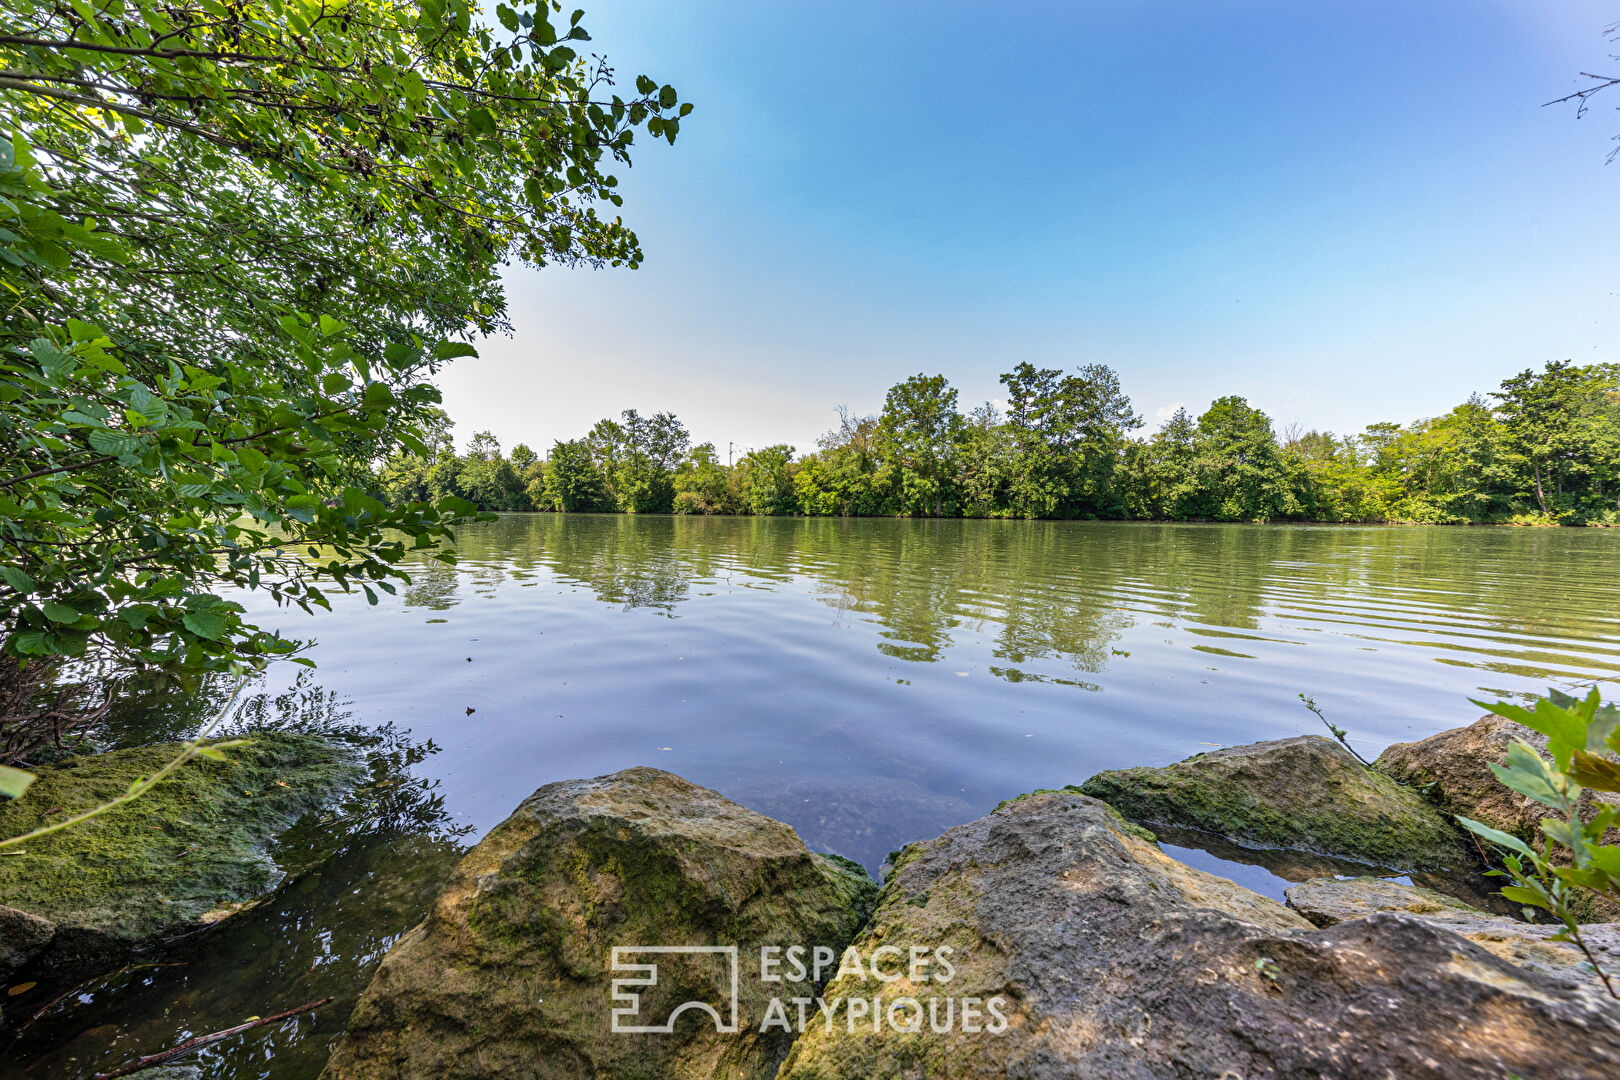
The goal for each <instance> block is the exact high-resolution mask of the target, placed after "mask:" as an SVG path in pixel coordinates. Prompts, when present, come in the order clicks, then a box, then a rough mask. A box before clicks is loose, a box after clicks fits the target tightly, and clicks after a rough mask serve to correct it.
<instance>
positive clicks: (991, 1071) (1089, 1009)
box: [781, 792, 1620, 1080]
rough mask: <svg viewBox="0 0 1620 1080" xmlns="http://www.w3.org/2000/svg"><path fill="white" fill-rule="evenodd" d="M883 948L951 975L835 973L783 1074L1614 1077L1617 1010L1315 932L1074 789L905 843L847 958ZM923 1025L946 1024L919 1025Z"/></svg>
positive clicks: (1381, 925)
mask: <svg viewBox="0 0 1620 1080" xmlns="http://www.w3.org/2000/svg"><path fill="white" fill-rule="evenodd" d="M883 945H889V946H894V947H895V948H896V949H897V950H899V951H900V953H901V954H902V955H910V953H909V950H910V949H912V948H918V949H925V950H933V951H934V952H933V954H934V955H937V952H938V950H939V949H940V947H941V946H944V945H949V946H951V947H952V948H953V949H954V953H953V954H952V955H951V957H950V962H951V966H952V967H953V968H954V971H953V972H951V977H950V978H949V979H948V980H946V979H945V978H944V975H945V974H946V972H945V971H944V969H943V968H942V967H936V968H927V967H925V968H923V969H922V970H921V971H920V972H915V973H914V972H912V971H910V970H904V971H900V972H894V971H889V972H888V974H890V975H893V974H899V975H900V976H901V977H900V978H899V979H898V980H896V981H894V982H879V981H875V980H872V979H870V978H860V977H858V976H857V975H856V973H855V972H854V971H853V970H852V971H850V972H847V973H844V974H841V975H840V977H839V978H837V979H836V980H835V981H834V982H833V983H832V984H831V985H830V986H828V988H827V989H826V991H825V992H824V997H825V999H826V1000H827V1002H828V1003H829V1007H830V1009H831V1010H832V1013H833V1019H832V1021H831V1022H826V1021H824V1020H823V1019H821V1018H820V1015H819V1014H816V1013H812V1016H811V1022H810V1024H809V1025H808V1027H807V1030H806V1032H805V1034H804V1035H803V1036H802V1037H801V1038H800V1040H799V1042H798V1043H797V1044H796V1045H795V1046H794V1049H793V1052H792V1054H791V1055H790V1056H789V1058H788V1060H787V1062H786V1063H785V1064H784V1066H783V1071H782V1073H781V1077H782V1078H783V1080H855V1078H864V1077H894V1078H910V1077H918V1078H922V1077H926V1078H928V1080H955V1078H962V1080H968V1078H972V1080H984V1078H995V1077H1005V1078H1018V1080H1035V1078H1046V1077H1073V1078H1085V1080H1111V1078H1121V1080H1124V1078H1130V1080H1150V1078H1157V1077H1187V1078H1191V1077H1211V1078H1215V1077H1223V1076H1225V1077H1272V1078H1287V1080H1306V1078H1312V1080H1315V1078H1320V1077H1333V1078H1345V1080H1357V1078H1367V1080H1374V1078H1377V1080H1387V1078H1389V1077H1401V1078H1402V1080H1422V1078H1448V1080H1449V1078H1468V1080H1504V1078H1505V1077H1507V1076H1509V1075H1513V1074H1517V1075H1519V1076H1524V1077H1536V1078H1538V1080H1552V1078H1571V1080H1573V1078H1576V1077H1582V1078H1589V1080H1597V1078H1599V1077H1608V1076H1614V1075H1617V1070H1620V1007H1617V1006H1616V1005H1615V1004H1614V1003H1613V1002H1612V1001H1609V1000H1608V999H1604V998H1599V997H1598V996H1597V995H1595V994H1592V993H1590V992H1588V991H1587V990H1585V989H1584V988H1582V987H1577V986H1572V985H1570V984H1568V983H1566V982H1563V981H1560V980H1557V979H1552V978H1548V977H1545V976H1542V975H1539V974H1537V973H1535V972H1531V971H1526V970H1523V969H1520V968H1517V967H1515V966H1513V965H1511V964H1508V963H1505V962H1504V961H1502V960H1500V959H1498V958H1497V957H1495V956H1493V955H1491V954H1490V953H1489V952H1487V951H1485V950H1483V949H1481V948H1479V947H1478V946H1476V945H1473V944H1472V943H1470V942H1468V941H1466V940H1464V939H1463V938H1461V937H1459V936H1457V935H1456V934H1453V933H1450V932H1449V931H1446V930H1443V929H1441V928H1439V927H1436V926H1433V925H1430V924H1429V923H1426V922H1424V921H1422V920H1420V919H1416V918H1411V917H1407V916H1403V915H1393V914H1378V915H1374V916H1372V917H1370V918H1366V919H1358V920H1355V921H1351V922H1346V923H1341V924H1339V925H1337V926H1332V927H1329V928H1327V929H1315V928H1313V927H1311V926H1310V924H1309V923H1307V922H1306V921H1305V920H1304V919H1302V918H1301V917H1300V916H1298V915H1297V914H1295V913H1294V912H1291V911H1288V910H1287V909H1285V908H1283V907H1282V906H1281V905H1279V904H1277V903H1275V902H1273V901H1270V900H1267V899H1265V898H1263V897H1260V896H1258V895H1256V894H1254V893H1250V892H1248V891H1247V890H1244V889H1242V888H1240V887H1238V886H1236V885H1234V884H1232V883H1231V882H1228V881H1224V880H1222V879H1220V878H1215V877H1212V876H1211V875H1208V874H1202V873H1199V872H1197V871H1194V870H1192V869H1190V868H1188V867H1185V866H1181V865H1179V864H1176V863H1174V862H1173V861H1171V860H1170V859H1169V858H1168V857H1167V856H1165V855H1164V854H1163V853H1162V852H1160V851H1158V850H1157V848H1156V847H1155V846H1154V845H1153V844H1151V843H1149V842H1147V841H1146V840H1143V839H1142V838H1141V837H1139V836H1138V835H1136V834H1134V833H1133V832H1131V831H1130V830H1129V829H1127V828H1125V827H1124V825H1123V823H1122V822H1120V821H1119V820H1118V818H1117V817H1116V816H1115V815H1114V814H1113V813H1112V812H1111V811H1110V810H1109V808H1108V807H1107V806H1105V805H1104V804H1102V803H1100V802H1098V801H1096V800H1093V799H1089V798H1086V797H1084V796H1081V795H1077V794H1074V793H1069V792H1050V793H1045V794H1040V795H1036V796H1033V797H1030V798H1026V799H1022V800H1018V801H1016V802H1013V803H1009V804H1007V805H1005V806H1003V807H1002V808H1001V809H998V810H997V811H996V812H995V813H993V814H991V815H990V816H988V817H986V818H982V819H980V820H978V821H974V822H970V823H968V824H966V825H961V826H958V827H957V828H954V829H951V830H950V831H948V832H946V833H945V834H944V835H943V836H941V837H939V838H938V839H937V840H933V841H931V842H928V843H924V844H916V845H912V846H911V847H910V848H908V849H907V850H906V851H905V852H904V853H903V854H902V855H901V856H900V857H899V859H898V860H897V868H896V870H895V872H894V873H893V874H892V875H891V876H890V877H889V878H888V879H887V880H886V882H885V884H884V888H883V892H882V894H881V896H880V897H879V901H878V909H877V912H876V914H875V915H874V917H873V920H872V923H871V924H870V925H869V926H868V927H867V929H866V930H865V931H864V932H863V933H862V935H861V937H860V938H859V939H858V940H857V942H856V944H855V949H856V950H857V951H858V952H859V953H861V954H863V955H865V956H871V955H872V954H873V952H874V951H875V950H876V949H878V948H879V947H880V946H883ZM874 998H879V999H881V1000H880V1002H879V1006H878V1008H879V1010H880V1011H881V1014H882V1020H881V1021H880V1022H879V1023H878V1024H877V1025H876V1030H874V1025H873V1023H872V1020H871V1012H872V1011H873V1009H872V1005H871V1000H872V999H874ZM900 998H906V999H916V1000H917V1002H918V1004H919V1006H920V1014H921V1016H922V1019H923V1029H922V1030H921V1031H917V1032H909V1031H903V1030H897V1028H904V1027H909V1026H910V1021H911V1019H912V1017H913V1016H914V1015H917V1013H914V1012H913V1009H912V1006H911V1004H910V1003H909V1000H908V1001H907V1002H900V1003H897V999H900ZM857 999H864V1000H866V1002H867V1004H866V1005H865V1006H864V1007H862V1006H854V1005H852V1002H854V1001H855V1000H857ZM947 1001H949V1002H951V1003H952V1005H951V1007H950V1009H949V1012H950V1014H951V1017H952V1018H953V1019H952V1023H950V1024H947V1023H946V1020H947V1006H946V1004H945V1002H947ZM891 1009H893V1014H892V1016H891ZM970 1014H971V1016H972V1018H973V1019H972V1021H971V1023H966V1022H965V1021H966V1019H967V1017H968V1016H969V1015H970ZM936 1019H937V1020H938V1021H939V1025H938V1026H939V1027H940V1028H941V1029H947V1030H943V1031H941V1032H938V1033H936V1032H935V1031H934V1030H931V1028H932V1027H933V1026H934V1022H935V1020H936ZM970 1027H976V1028H977V1029H978V1030H968V1028H970Z"/></svg>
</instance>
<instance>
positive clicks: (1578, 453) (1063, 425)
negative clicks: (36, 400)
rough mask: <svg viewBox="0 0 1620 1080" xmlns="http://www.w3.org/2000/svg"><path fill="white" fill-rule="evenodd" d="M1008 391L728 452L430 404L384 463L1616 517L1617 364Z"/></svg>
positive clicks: (1338, 515) (571, 494)
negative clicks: (1328, 390)
mask: <svg viewBox="0 0 1620 1080" xmlns="http://www.w3.org/2000/svg"><path fill="white" fill-rule="evenodd" d="M1001 383H1002V385H1003V386H1004V387H1005V388H1006V406H1005V409H1004V410H1003V409H999V408H996V407H995V406H993V405H991V404H989V403H986V404H983V405H980V406H978V407H977V408H974V409H971V410H969V411H967V412H963V411H962V410H961V409H960V408H959V407H958V403H957V391H956V389H955V388H954V387H952V386H951V385H950V384H949V382H947V381H946V379H945V377H944V376H943V375H932V376H929V375H921V374H919V375H915V376H913V377H911V378H909V379H906V380H905V381H904V382H901V383H899V384H897V385H895V386H894V387H892V388H891V389H890V390H889V392H888V395H887V397H886V399H885V401H884V405H883V410H882V411H881V412H880V413H878V414H876V415H872V416H856V415H852V414H851V413H850V412H849V411H848V410H846V409H842V408H841V409H839V411H838V416H839V420H838V424H837V426H835V427H834V428H833V429H832V430H830V431H828V432H827V433H826V434H825V435H823V436H822V437H821V438H820V439H818V440H817V445H816V448H815V449H814V450H813V451H811V452H809V453H807V454H803V455H799V454H798V452H797V450H796V448H795V447H792V446H789V445H787V444H785V443H782V444H777V445H773V446H767V447H764V448H763V449H758V450H750V451H749V452H748V453H746V454H744V455H743V456H742V457H741V458H740V459H739V460H738V461H737V462H736V463H735V464H728V463H725V462H722V461H721V460H720V457H719V454H718V452H717V451H716V449H715V447H714V445H713V444H712V443H701V444H699V445H697V446H692V445H691V443H690V437H689V435H688V433H687V430H686V428H685V427H684V426H683V425H682V424H681V422H680V421H679V420H678V419H676V417H675V416H673V415H672V414H670V413H657V414H655V415H653V416H650V417H648V416H642V415H641V414H639V413H638V412H636V411H635V410H627V411H626V412H624V413H623V414H622V415H621V416H620V418H619V419H617V420H611V419H609V420H602V421H600V422H598V423H597V424H596V426H595V427H593V428H592V429H591V430H590V431H589V432H588V433H586V434H585V435H584V436H583V437H580V438H576V439H567V440H557V441H556V442H554V443H553V445H552V447H551V451H550V453H549V454H547V455H546V456H545V457H544V458H543V459H542V458H541V456H540V455H539V454H538V453H536V452H535V451H534V450H532V449H531V448H530V447H528V446H527V445H524V444H519V445H518V446H516V447H514V448H513V450H512V453H511V454H510V455H509V456H508V455H503V454H502V453H501V448H500V444H499V443H498V442H497V441H496V439H495V437H494V436H493V435H491V434H490V433H489V432H480V433H479V434H478V435H476V436H475V437H474V438H473V440H472V443H471V445H470V447H469V449H468V452H467V453H466V454H463V455H459V456H458V455H456V454H455V453H454V451H453V449H452V444H451V440H450V436H449V426H450V425H449V419H448V418H447V417H444V416H443V415H442V414H441V415H440V416H439V418H438V427H437V434H436V436H435V440H434V442H433V445H432V447H431V448H430V451H429V452H428V453H426V454H410V453H402V454H398V455H396V456H394V457H393V458H391V459H389V460H388V461H387V462H386V463H385V464H384V465H383V467H382V468H381V469H380V470H379V472H378V477H377V480H378V485H379V487H380V489H381V493H382V496H383V497H384V498H385V499H387V500H389V501H391V502H393V503H396V504H398V503H404V502H430V501H434V500H437V499H442V498H444V497H447V496H455V497H458V498H463V499H467V500H469V501H471V502H474V503H476V504H478V505H479V506H480V507H481V508H483V509H487V510H554V511H597V512H615V511H617V512H624V513H677V514H761V515H780V514H802V515H843V516H876V515H899V516H923V517H928V516H932V517H988V518H1088V519H1107V518H1114V519H1124V518H1133V519H1156V520H1207V521H1321V522H1329V521H1362V522H1427V523H1444V524H1463V523H1476V522H1478V523H1519V524H1591V525H1615V524H1620V365H1617V364H1594V365H1584V366H1583V365H1576V364H1573V363H1569V362H1564V361H1558V362H1552V363H1548V364H1547V365H1545V367H1544V368H1542V370H1540V371H1535V370H1526V371H1523V372H1521V373H1520V374H1518V375H1515V376H1513V377H1512V378H1509V379H1507V380H1505V381H1504V382H1503V383H1502V384H1501V386H1500V387H1499V388H1498V389H1497V390H1495V391H1493V392H1492V393H1490V394H1489V395H1479V394H1475V395H1473V396H1472V397H1470V398H1469V399H1468V400H1467V401H1465V402H1463V403H1462V404H1460V405H1458V406H1457V407H1456V408H1454V409H1452V410H1451V411H1450V412H1448V413H1446V414H1445V415H1444V416H1439V417H1433V418H1429V419H1423V420H1418V421H1415V422H1413V423H1410V424H1406V425H1401V424H1396V423H1378V424H1373V425H1372V426H1370V427H1368V428H1367V429H1366V430H1365V431H1364V432H1362V433H1360V434H1357V435H1344V436H1341V435H1336V434H1334V433H1332V432H1328V431H1315V430H1311V431H1301V430H1298V429H1289V430H1286V431H1282V432H1279V431H1277V430H1276V428H1275V426H1274V425H1273V423H1272V420H1271V418H1270V417H1268V416H1267V415H1266V414H1265V413H1264V412H1262V411H1261V410H1259V409H1257V408H1255V407H1254V406H1253V405H1251V404H1250V403H1249V402H1248V401H1246V400H1245V399H1243V398H1241V397H1235V396H1232V397H1223V398H1220V399H1219V400H1217V401H1215V402H1214V403H1213V404H1211V405H1210V406H1209V408H1208V409H1206V410H1205V411H1204V412H1203V413H1202V414H1201V415H1199V416H1197V417H1194V416H1192V415H1191V414H1189V413H1188V412H1187V411H1186V410H1184V409H1182V410H1178V411H1177V412H1176V414H1175V415H1174V416H1172V417H1171V418H1170V419H1169V421H1168V422H1167V423H1165V424H1164V425H1163V427H1161V428H1160V429H1159V430H1158V431H1157V432H1155V433H1154V434H1153V435H1152V436H1151V437H1148V438H1140V437H1137V436H1136V435H1135V434H1133V433H1134V432H1136V431H1137V430H1138V429H1139V428H1140V427H1141V426H1142V419H1141V417H1140V416H1138V415H1137V414H1136V412H1135V411H1134V409H1133V407H1132V405H1131V401H1130V399H1129V397H1127V396H1126V394H1125V393H1124V391H1123V390H1122V389H1121V387H1120V381H1119V376H1118V374H1117V373H1116V372H1114V371H1113V370H1112V369H1111V368H1109V367H1107V366H1105V365H1102V364H1089V365H1085V366H1082V367H1080V368H1078V369H1077V370H1075V371H1074V372H1072V373H1065V372H1063V371H1059V370H1054V369H1046V368H1036V367H1034V366H1032V365H1030V364H1028V363H1024V364H1020V365H1018V366H1017V367H1016V368H1014V369H1013V370H1012V371H1009V372H1007V373H1006V374H1004V375H1002V376H1001Z"/></svg>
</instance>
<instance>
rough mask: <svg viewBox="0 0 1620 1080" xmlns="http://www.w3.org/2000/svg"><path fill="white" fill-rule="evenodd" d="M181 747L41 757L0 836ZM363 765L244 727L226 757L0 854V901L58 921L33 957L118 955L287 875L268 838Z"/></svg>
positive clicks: (338, 750) (62, 959) (79, 806)
mask: <svg viewBox="0 0 1620 1080" xmlns="http://www.w3.org/2000/svg"><path fill="white" fill-rule="evenodd" d="M180 749H181V744H179V743H165V744H159V745H156V746H147V747H141V748H139V749H133V750H114V751H111V752H108V753H105V754H91V755H85V756H81V757H72V758H67V759H64V760H62V761H60V762H57V763H55V764H51V765H44V766H40V767H39V768H38V769H36V770H35V771H36V773H37V775H38V777H39V779H38V780H36V781H35V782H34V785H33V786H32V787H30V788H29V789H28V792H27V794H26V795H24V796H23V797H22V798H21V799H17V800H15V801H7V802H0V837H10V836H19V835H21V834H23V833H26V832H31V831H33V830H34V829H36V828H38V827H39V826H41V825H46V824H50V823H52V822H57V821H61V820H63V819H64V818H66V817H69V816H71V815H73V814H76V813H79V812H81V811H84V810H89V809H92V808H93V807H96V806H98V805H101V804H103V803H106V802H107V801H109V800H111V799H113V798H116V797H117V796H119V795H122V794H124V793H125V792H126V791H128V789H129V785H130V782H131V781H133V780H134V779H135V778H136V777H138V776H143V775H148V774H150V773H152V772H155V771H156V770H157V769H159V768H161V767H162V766H163V765H165V764H166V763H168V762H170V761H172V760H174V757H175V755H176V754H177V753H179V751H180ZM359 773H360V768H359V764H358V762H357V761H356V759H355V756H354V755H353V754H352V753H351V752H350V751H349V750H348V749H347V748H345V747H343V746H340V745H338V744H336V743H333V742H330V741H328V740H326V739H322V738H319V737H317V736H313V735H293V734H281V733H267V734H257V735H253V736H252V737H251V738H250V741H249V742H247V743H246V744H245V745H243V746H239V747H234V748H232V749H230V750H228V751H226V752H225V760H223V761H213V760H209V759H206V758H198V759H196V760H194V761H190V762H187V763H186V764H185V766H183V767H182V768H180V769H178V770H176V771H175V772H174V773H173V774H171V775H170V776H169V777H168V778H166V779H165V780H163V781H162V782H161V783H159V784H158V785H156V786H155V787H153V788H152V789H151V790H150V791H148V792H146V793H145V794H144V795H142V796H141V797H140V798H138V799H135V800H134V801H132V802H129V803H125V804H123V805H121V806H118V807H116V808H115V809H113V810H110V811H108V812H106V813H104V814H102V815H100V816H98V817H93V818H90V819H88V820H86V821H82V822H79V823H78V824H76V825H73V826H71V827H70V828H67V829H63V830H61V831H59V832H55V833H51V834H49V835H47V836H43V837H41V838H39V839H38V840H33V841H30V842H29V843H28V844H27V845H26V846H25V847H24V848H23V851H22V854H20V855H8V856H7V857H5V858H0V900H4V902H5V903H6V904H8V905H10V906H12V907H15V908H18V909H21V910H22V911H25V912H28V913H30V914H32V915H35V916H38V917H40V918H41V919H44V920H47V921H48V922H50V923H53V924H55V929H54V933H53V935H52V936H51V938H50V946H49V949H48V950H47V951H46V954H45V956H44V958H43V959H44V960H46V961H49V962H51V963H52V964H65V965H67V966H69V967H71V966H74V965H75V964H77V963H78V962H79V961H81V960H83V961H92V960H95V961H99V960H105V959H109V958H114V957H117V956H118V955H120V954H121V953H125V952H127V951H128V950H129V949H131V948H134V947H137V946H140V945H142V944H145V943H148V942H151V941H154V940H157V939H160V938H163V937H167V936H171V935H174V934H177V933H181V932H183V931H186V930H190V929H194V928H196V927H199V926H202V925H205V924H207V923H209V922H213V921H217V919H218V918H219V917H220V916H221V915H222V914H223V913H225V912H228V911H232V910H235V909H237V908H239V907H240V906H242V905H243V904H245V903H247V902H250V901H252V900H254V899H256V898H260V897H263V896H264V895H266V894H267V893H268V892H269V891H270V890H271V889H272V888H273V887H274V886H275V885H276V883H277V882H278V881H279V880H280V879H281V877H282V876H283V873H282V870H281V868H279V867H278V866H277V865H276V864H275V862H274V861H273V860H272V859H271V858H270V856H269V855H268V854H267V852H266V845H267V844H268V842H269V841H271V840H272V839H273V838H274V837H275V836H277V835H278V834H279V833H281V832H282V831H284V830H285V829H286V828H287V826H289V825H290V824H292V823H293V822H294V821H295V820H297V819H298V818H299V817H300V816H301V815H303V814H304V813H306V812H308V811H311V810H315V809H317V808H319V807H320V806H322V805H323V804H325V803H326V802H327V801H328V800H329V799H331V798H332V797H333V796H334V795H335V794H336V793H337V792H338V791H340V790H342V789H343V788H345V787H347V786H348V785H350V784H352V783H353V782H354V781H355V779H356V778H357V777H358V776H359Z"/></svg>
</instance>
